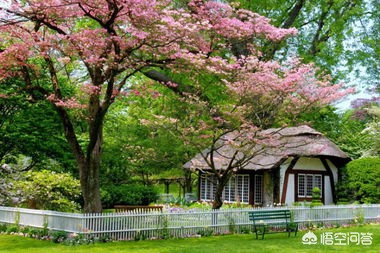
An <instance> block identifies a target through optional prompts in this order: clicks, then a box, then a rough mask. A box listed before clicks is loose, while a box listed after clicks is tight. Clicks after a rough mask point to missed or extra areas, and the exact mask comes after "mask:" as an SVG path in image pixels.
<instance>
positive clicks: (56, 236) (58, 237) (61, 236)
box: [50, 231, 67, 243]
mask: <svg viewBox="0 0 380 253" xmlns="http://www.w3.org/2000/svg"><path fill="white" fill-rule="evenodd" d="M50 238H51V240H52V241H53V242H55V243H61V242H63V241H64V240H66V238H67V232H65V231H55V232H53V233H51V235H50Z"/></svg>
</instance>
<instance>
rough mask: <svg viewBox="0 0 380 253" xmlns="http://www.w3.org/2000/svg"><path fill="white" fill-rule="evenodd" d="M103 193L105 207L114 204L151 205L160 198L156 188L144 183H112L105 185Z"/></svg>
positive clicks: (110, 206)
mask: <svg viewBox="0 0 380 253" xmlns="http://www.w3.org/2000/svg"><path fill="white" fill-rule="evenodd" d="M101 194H102V203H103V206H104V207H105V208H112V207H113V206H114V205H149V204H150V203H152V202H155V201H157V199H158V193H157V191H156V189H155V188H154V187H151V186H144V185H126V184H123V185H110V186H106V187H103V188H102V191H101Z"/></svg>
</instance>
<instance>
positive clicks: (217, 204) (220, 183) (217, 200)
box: [212, 171, 232, 209]
mask: <svg viewBox="0 0 380 253" xmlns="http://www.w3.org/2000/svg"><path fill="white" fill-rule="evenodd" d="M231 175H232V174H230V173H228V172H227V171H226V172H224V173H223V175H222V176H221V177H220V178H218V179H217V182H216V183H217V184H216V191H215V195H214V201H213V203H212V209H220V208H221V207H222V205H223V190H224V187H225V186H226V184H227V183H228V180H229V179H230V177H231Z"/></svg>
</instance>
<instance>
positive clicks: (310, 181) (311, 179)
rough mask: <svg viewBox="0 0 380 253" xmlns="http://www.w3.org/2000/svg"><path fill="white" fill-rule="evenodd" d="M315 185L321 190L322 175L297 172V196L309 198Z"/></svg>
mask: <svg viewBox="0 0 380 253" xmlns="http://www.w3.org/2000/svg"><path fill="white" fill-rule="evenodd" d="M315 187H318V188H319V189H321V190H322V175H320V174H298V197H301V198H311V197H312V194H313V188H315Z"/></svg>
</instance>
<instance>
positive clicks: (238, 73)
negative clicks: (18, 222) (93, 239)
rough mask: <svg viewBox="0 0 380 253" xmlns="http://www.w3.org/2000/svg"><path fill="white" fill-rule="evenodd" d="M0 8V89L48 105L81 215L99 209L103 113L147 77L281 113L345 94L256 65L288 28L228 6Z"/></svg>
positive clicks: (123, 2) (148, 3) (104, 0)
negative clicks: (207, 82) (270, 105)
mask: <svg viewBox="0 0 380 253" xmlns="http://www.w3.org/2000/svg"><path fill="white" fill-rule="evenodd" d="M2 2H3V3H4V4H3V5H1V6H2V7H0V36H1V38H2V40H1V41H0V52H1V53H0V82H3V81H5V80H7V79H9V78H17V79H20V80H22V82H23V84H22V85H20V89H19V92H25V93H27V94H29V96H30V97H31V98H32V99H34V100H36V99H44V100H46V101H49V102H50V103H51V104H52V105H53V106H54V107H55V109H56V111H57V113H58V115H59V117H60V119H61V122H62V125H63V128H64V133H65V137H66V139H67V141H68V143H69V145H70V147H71V150H72V152H73V154H74V156H75V158H76V161H77V164H78V168H79V172H80V182H81V188H82V194H83V198H84V211H85V212H100V211H101V210H102V206H101V201H100V191H99V172H100V170H99V167H100V161H101V153H102V145H103V126H104V119H105V116H106V114H107V112H108V110H109V108H110V106H111V105H112V104H113V103H114V101H115V99H117V98H118V97H120V96H124V95H128V93H129V92H131V89H130V87H132V86H133V85H138V84H140V83H145V82H148V78H149V79H151V80H154V81H157V82H159V83H160V84H161V85H163V86H166V87H167V88H168V89H170V90H172V91H173V92H175V93H177V94H178V95H180V96H182V97H186V96H187V95H188V94H189V93H196V92H199V90H198V87H199V85H200V82H201V81H202V78H197V77H198V76H199V75H204V74H205V73H206V74H208V75H213V76H217V77H218V78H217V79H216V80H219V82H217V84H218V85H222V86H225V87H227V88H228V89H227V91H229V92H232V93H234V94H236V95H237V96H238V97H241V98H242V99H243V98H244V96H246V94H251V95H253V94H255V93H257V94H264V93H265V94H274V95H276V96H275V98H276V99H278V100H281V101H280V102H281V104H282V105H287V106H288V107H286V106H285V107H283V108H284V109H283V110H287V111H289V110H290V108H297V109H298V108H302V107H305V106H307V101H311V102H313V103H317V102H321V103H326V102H329V101H331V100H332V99H333V98H336V97H339V95H342V94H343V93H340V92H337V90H338V89H339V88H340V86H339V85H332V84H331V83H330V82H329V81H319V80H318V79H315V78H314V77H313V67H312V66H311V65H307V66H305V65H302V64H298V63H297V64H293V66H291V67H289V66H285V67H283V66H280V65H279V64H278V63H276V62H274V61H270V62H262V61H261V60H260V54H261V52H260V45H262V44H263V42H264V41H266V42H268V41H269V42H270V41H272V42H279V41H282V40H284V39H285V38H286V37H288V36H292V35H295V34H296V30H295V29H281V28H276V27H274V26H272V25H271V24H270V20H269V19H267V18H265V17H263V16H260V15H258V14H256V13H253V12H250V11H247V10H243V9H235V8H233V7H231V6H230V5H227V4H222V3H216V2H207V1H204V0H192V1H189V4H188V6H187V7H186V8H178V7H175V6H174V5H173V3H172V1H169V0H91V1H89V0H44V1H40V0H12V1H11V0H8V1H7V0H5V1H2ZM239 41H250V43H248V44H246V49H245V51H246V52H245V53H244V57H242V56H241V55H239V54H236V53H235V54H234V53H233V52H236V50H232V48H233V47H234V46H235V45H236V43H238V42H239ZM168 73H170V74H168ZM176 73H182V74H188V75H189V76H191V77H192V78H191V83H181V82H180V81H178V80H177V81H175V78H173V76H175V74H176ZM142 76H144V78H141V77H142ZM213 85H215V84H213ZM284 94H286V96H285V97H284V98H283V97H282V96H283V95H284ZM268 97H270V96H268ZM276 103H277V101H276ZM251 108H253V107H251ZM253 109H254V108H253ZM78 114H80V115H82V116H84V117H85V118H86V122H87V126H86V127H85V128H84V129H85V130H86V131H87V132H88V137H87V139H86V141H82V140H80V138H79V136H80V134H79V133H78V129H77V127H76V125H75V117H76V115H78ZM215 119H217V116H216V117H215ZM82 129H83V128H82ZM82 129H81V130H82Z"/></svg>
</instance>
